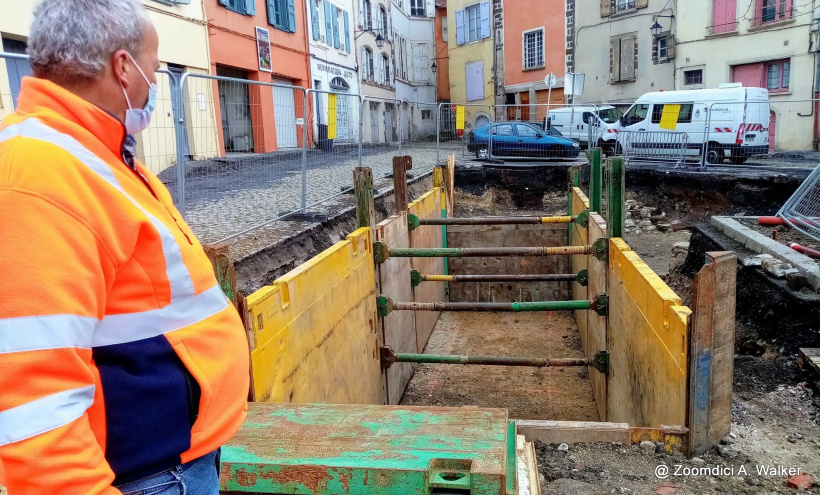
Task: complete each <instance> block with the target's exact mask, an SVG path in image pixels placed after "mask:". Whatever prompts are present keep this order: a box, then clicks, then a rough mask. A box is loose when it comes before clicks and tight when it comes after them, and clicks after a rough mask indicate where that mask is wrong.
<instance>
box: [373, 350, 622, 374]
mask: <svg viewBox="0 0 820 495" xmlns="http://www.w3.org/2000/svg"><path fill="white" fill-rule="evenodd" d="M382 349H384V347H382ZM382 366H384V365H382ZM589 366H590V367H591V368H595V369H596V370H598V371H600V372H601V373H603V374H605V375H607V374H609V352H607V351H600V352H598V354H596V355H594V356H593V357H592V359H591V360H590V361H589Z"/></svg>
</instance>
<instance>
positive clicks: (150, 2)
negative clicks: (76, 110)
mask: <svg viewBox="0 0 820 495" xmlns="http://www.w3.org/2000/svg"><path fill="white" fill-rule="evenodd" d="M214 1H216V0H214ZM35 4H36V1H35V0H19V1H17V2H14V7H13V8H11V7H8V6H6V7H2V8H0V9H1V10H2V12H0V43H2V47H0V51H4V52H10V53H19V54H24V53H25V51H26V41H27V40H28V36H29V27H30V25H31V20H32V13H33V11H34V6H35ZM143 4H144V5H145V7H146V9H147V10H148V15H149V17H150V18H151V20H152V21H153V23H154V25H155V26H156V29H157V32H158V33H159V40H160V43H159V59H160V61H161V69H160V72H159V73H158V74H157V86H158V94H157V109H156V111H155V112H154V115H153V119H152V122H151V127H149V128H148V129H147V130H146V131H144V132H142V133H141V134H140V135H139V136H137V156H138V158H139V159H140V161H142V162H143V163H144V164H145V165H146V166H147V167H148V168H149V169H150V170H151V171H152V172H154V173H156V174H159V176H160V178H162V179H163V180H166V179H167V180H169V181H170V180H173V177H167V178H166V177H165V174H163V171H165V170H166V169H167V168H168V167H169V166H171V165H173V164H175V163H176V161H177V152H176V151H177V150H176V146H175V142H176V141H175V136H176V130H175V129H174V121H175V120H179V119H183V118H184V119H185V120H186V121H187V122H189V123H190V117H191V116H192V114H194V115H193V116H194V117H199V118H198V124H197V125H198V126H199V129H198V130H197V132H193V130H194V129H192V128H191V127H189V128H188V139H187V140H186V141H185V151H184V153H185V154H186V155H188V156H191V157H194V158H199V157H207V156H209V155H212V152H213V150H214V149H215V147H216V139H217V135H216V134H217V133H216V129H217V126H216V121H215V120H214V113H213V106H212V105H209V104H208V103H207V102H206V101H207V99H206V101H203V102H202V104H201V105H196V106H195V108H189V109H187V112H186V109H185V107H184V102H183V101H180V99H179V98H177V97H175V96H174V95H173V94H172V92H171V80H172V78H178V77H179V76H181V75H182V73H183V72H190V73H198V74H207V73H208V70H209V68H210V61H209V53H208V31H207V27H206V21H205V13H204V11H203V6H202V3H200V2H191V3H187V2H181V1H168V2H159V1H155V0H143ZM30 73H31V69H30V67H29V64H28V62H26V61H20V60H17V61H13V60H4V59H0V118H2V117H4V116H5V115H6V114H8V113H10V112H12V111H14V104H15V102H16V100H17V95H18V94H19V92H20V81H21V79H22V78H23V77H25V76H27V75H30ZM183 99H184V100H186V101H197V100H198V96H197V94H195V93H193V92H188V93H186V94H185V95H184V96H183Z"/></svg>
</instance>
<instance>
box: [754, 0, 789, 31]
mask: <svg viewBox="0 0 820 495" xmlns="http://www.w3.org/2000/svg"><path fill="white" fill-rule="evenodd" d="M755 2H756V5H755V7H756V10H757V12H756V15H755V26H759V25H761V24H765V23H767V22H775V21H783V20H786V19H791V18H792V0H755Z"/></svg>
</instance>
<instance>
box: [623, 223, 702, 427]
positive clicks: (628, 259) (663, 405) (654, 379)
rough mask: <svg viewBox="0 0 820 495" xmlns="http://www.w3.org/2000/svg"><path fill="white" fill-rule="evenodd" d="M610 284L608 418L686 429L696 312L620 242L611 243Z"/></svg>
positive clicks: (635, 423) (646, 425) (634, 423)
mask: <svg viewBox="0 0 820 495" xmlns="http://www.w3.org/2000/svg"><path fill="white" fill-rule="evenodd" d="M608 284H609V302H610V309H609V330H608V331H607V339H608V342H607V344H608V348H609V352H610V366H609V380H608V390H607V393H608V405H609V407H608V413H607V419H608V420H609V421H613V422H624V423H630V424H633V425H640V426H644V427H653V428H654V427H659V426H660V425H685V424H686V416H687V386H688V359H687V356H688V341H689V333H688V317H689V315H690V314H691V311H690V310H689V309H688V308H686V307H683V306H681V305H680V298H678V296H677V295H676V294H675V293H674V292H673V291H672V290H671V289H670V288H669V287H668V286H667V285H666V284H665V283H664V282H663V280H661V279H660V277H658V276H657V275H656V274H655V273H654V272H653V271H652V269H651V268H649V266H647V265H646V263H644V262H643V261H642V260H641V259H640V257H639V256H638V255H637V254H635V253H633V252H632V251H629V250H628V246H626V244H625V243H623V241H621V240H619V239H612V241H611V242H610V247H609V273H608Z"/></svg>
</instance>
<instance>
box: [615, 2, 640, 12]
mask: <svg viewBox="0 0 820 495" xmlns="http://www.w3.org/2000/svg"><path fill="white" fill-rule="evenodd" d="M634 8H635V0H615V13H616V14H617V13H619V12H623V11H625V10H631V9H634Z"/></svg>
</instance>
